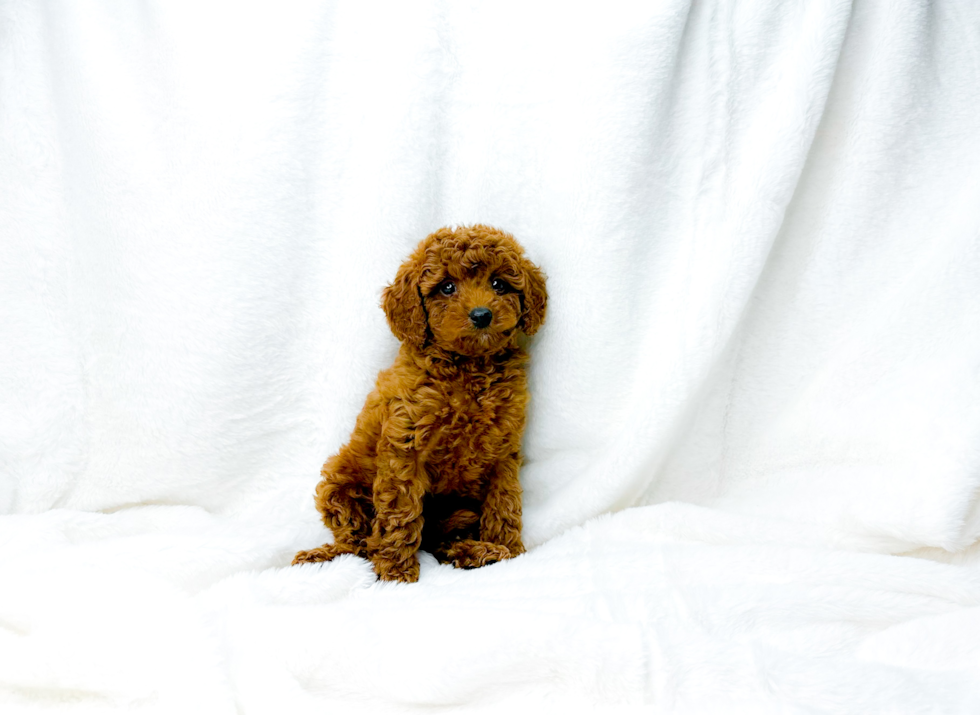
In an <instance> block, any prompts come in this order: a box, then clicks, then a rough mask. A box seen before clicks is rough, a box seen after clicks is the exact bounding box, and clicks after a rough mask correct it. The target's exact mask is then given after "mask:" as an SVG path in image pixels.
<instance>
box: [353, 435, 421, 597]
mask: <svg viewBox="0 0 980 715" xmlns="http://www.w3.org/2000/svg"><path fill="white" fill-rule="evenodd" d="M382 440H384V438H382ZM377 465H378V472H377V476H376V477H375V481H374V510H375V518H374V524H373V529H372V533H371V536H370V538H369V539H368V552H369V553H370V558H371V563H372V564H374V571H375V573H377V574H378V577H379V578H380V579H382V580H383V581H405V582H414V581H418V580H419V560H418V557H417V556H416V552H417V551H418V549H419V546H420V545H421V543H422V500H423V497H425V493H426V491H427V489H428V486H429V484H428V476H427V474H426V472H425V469H424V467H423V466H422V464H421V463H420V459H419V455H418V452H416V451H415V450H414V449H413V448H412V447H411V446H410V445H407V444H405V442H401V443H400V444H392V443H390V442H389V444H388V445H387V446H386V447H385V448H384V449H383V450H380V451H379V453H378V457H377Z"/></svg>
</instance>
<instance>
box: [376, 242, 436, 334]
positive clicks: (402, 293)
mask: <svg viewBox="0 0 980 715" xmlns="http://www.w3.org/2000/svg"><path fill="white" fill-rule="evenodd" d="M421 259H422V256H421V255H420V254H419V253H418V252H416V253H414V254H412V256H411V257H409V259H408V260H407V261H405V262H404V263H403V264H402V265H401V268H399V269H398V273H397V274H396V275H395V280H394V281H392V283H391V285H389V286H388V287H387V288H385V289H384V292H383V293H382V294H381V307H382V309H383V310H384V312H385V316H386V317H387V318H388V326H389V327H390V328H391V332H393V333H394V334H395V337H396V338H398V339H399V340H401V341H403V342H409V343H411V344H412V345H414V346H415V347H416V348H419V349H421V348H422V347H423V346H424V345H425V341H426V338H427V337H428V332H429V322H428V320H427V316H426V313H425V306H424V305H422V296H421V294H420V293H419V268H420V265H421Z"/></svg>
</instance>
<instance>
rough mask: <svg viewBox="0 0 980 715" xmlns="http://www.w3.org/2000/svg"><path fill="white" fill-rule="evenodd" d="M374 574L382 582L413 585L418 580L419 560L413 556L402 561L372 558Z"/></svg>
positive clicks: (380, 557)
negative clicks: (398, 582)
mask: <svg viewBox="0 0 980 715" xmlns="http://www.w3.org/2000/svg"><path fill="white" fill-rule="evenodd" d="M371 563H372V564H374V572H375V573H376V574H378V578H380V579H381V580H382V581H401V582H402V583H415V582H416V581H418V580H419V560H418V557H417V556H415V554H412V556H411V557H409V558H407V559H405V560H404V561H394V560H392V559H386V558H384V557H383V556H372V557H371Z"/></svg>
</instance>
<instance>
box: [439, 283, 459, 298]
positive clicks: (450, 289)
mask: <svg viewBox="0 0 980 715" xmlns="http://www.w3.org/2000/svg"><path fill="white" fill-rule="evenodd" d="M439 292H440V293H442V294H443V295H452V294H453V293H455V292H456V284H455V283H453V282H452V281H446V282H445V283H443V284H442V285H441V286H439Z"/></svg>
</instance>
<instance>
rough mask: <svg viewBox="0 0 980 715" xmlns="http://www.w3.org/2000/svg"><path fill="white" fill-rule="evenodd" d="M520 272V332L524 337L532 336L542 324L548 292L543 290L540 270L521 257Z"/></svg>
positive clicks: (542, 276)
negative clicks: (521, 295)
mask: <svg viewBox="0 0 980 715" xmlns="http://www.w3.org/2000/svg"><path fill="white" fill-rule="evenodd" d="M520 266H521V272H522V273H523V274H524V290H523V291H521V292H522V293H523V294H524V298H523V300H522V301H521V307H522V308H523V311H524V312H523V313H522V314H521V330H523V331H524V334H525V335H534V334H535V333H536V332H538V328H540V327H541V325H542V323H544V314H545V312H546V311H547V309H548V291H547V289H546V288H545V277H544V273H542V272H541V269H540V268H538V267H537V266H536V265H534V264H533V263H531V262H530V261H529V260H527V259H526V258H524V257H523V256H521V261H520Z"/></svg>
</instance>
